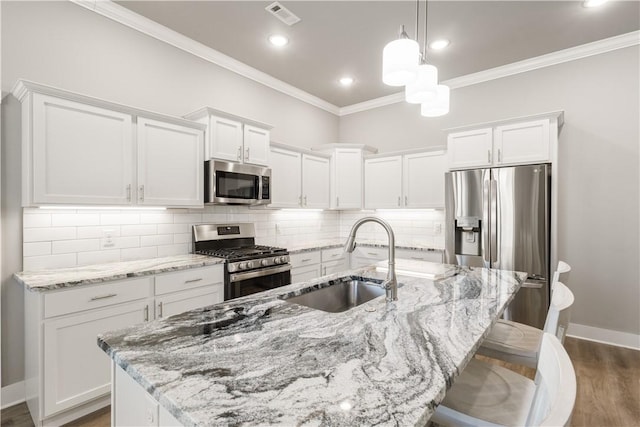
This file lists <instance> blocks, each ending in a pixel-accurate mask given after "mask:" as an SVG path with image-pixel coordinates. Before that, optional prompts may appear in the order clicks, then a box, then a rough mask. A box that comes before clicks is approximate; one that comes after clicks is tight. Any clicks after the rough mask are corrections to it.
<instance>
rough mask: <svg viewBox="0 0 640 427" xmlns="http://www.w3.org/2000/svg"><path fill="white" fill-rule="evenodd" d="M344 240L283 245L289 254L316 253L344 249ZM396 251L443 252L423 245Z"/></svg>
mask: <svg viewBox="0 0 640 427" xmlns="http://www.w3.org/2000/svg"><path fill="white" fill-rule="evenodd" d="M345 241H346V238H344V239H324V240H318V241H312V242H296V243H289V244H286V245H283V246H285V247H286V248H287V250H288V251H289V253H290V254H298V253H303V252H311V251H317V250H321V249H332V248H341V247H344V243H345ZM358 246H360V247H365V248H366V247H369V248H388V247H389V245H388V243H385V242H380V241H375V240H364V239H358ZM395 248H396V249H409V250H413V251H423V252H444V249H438V248H432V247H428V246H424V245H418V244H411V245H403V244H396V246H395Z"/></svg>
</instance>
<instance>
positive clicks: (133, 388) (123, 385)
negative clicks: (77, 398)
mask: <svg viewBox="0 0 640 427" xmlns="http://www.w3.org/2000/svg"><path fill="white" fill-rule="evenodd" d="M112 364H113V370H114V372H115V375H114V379H113V381H114V383H115V384H114V385H115V390H116V393H115V396H114V398H113V399H112V401H113V406H114V408H113V409H114V410H113V411H112V414H114V415H115V417H114V418H115V419H114V420H112V423H111V425H113V426H140V427H142V426H145V427H147V426H158V425H161V424H159V409H160V405H159V404H158V402H156V400H155V399H154V398H153V397H152V396H151V395H150V394H149V393H147V392H146V391H145V389H143V388H142V386H141V385H140V384H138V383H137V382H136V381H135V380H134V379H133V378H131V377H130V376H129V374H127V373H126V372H125V371H124V370H123V369H122V368H121V367H120V366H118V365H116V364H115V363H114V362H112Z"/></svg>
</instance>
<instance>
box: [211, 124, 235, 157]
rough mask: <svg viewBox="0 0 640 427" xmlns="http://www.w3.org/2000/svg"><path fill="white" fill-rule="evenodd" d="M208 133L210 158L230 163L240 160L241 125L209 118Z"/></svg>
mask: <svg viewBox="0 0 640 427" xmlns="http://www.w3.org/2000/svg"><path fill="white" fill-rule="evenodd" d="M208 132H209V153H210V155H211V158H213V159H221V160H229V161H232V162H239V161H241V160H242V123H240V122H238V121H235V120H229V119H224V118H222V117H215V116H211V118H210V124H209V130H208Z"/></svg>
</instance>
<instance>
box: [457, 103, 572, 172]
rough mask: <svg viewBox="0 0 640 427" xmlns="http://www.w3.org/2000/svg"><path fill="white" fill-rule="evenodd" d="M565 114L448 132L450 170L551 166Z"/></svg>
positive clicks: (533, 117)
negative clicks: (530, 165) (531, 165)
mask: <svg viewBox="0 0 640 427" xmlns="http://www.w3.org/2000/svg"><path fill="white" fill-rule="evenodd" d="M563 121H564V114H563V113H562V112H552V113H545V114H538V115H535V116H529V117H521V118H517V119H510V120H503V121H499V122H492V123H486V124H483V125H477V126H466V127H464V128H457V129H451V130H449V134H448V137H447V149H448V153H449V169H451V170H456V169H469V168H481V167H492V166H511V165H518V164H527V163H529V164H530V163H549V162H554V161H555V159H554V156H555V154H554V153H556V150H557V144H558V132H559V130H560V128H561V127H562V124H563Z"/></svg>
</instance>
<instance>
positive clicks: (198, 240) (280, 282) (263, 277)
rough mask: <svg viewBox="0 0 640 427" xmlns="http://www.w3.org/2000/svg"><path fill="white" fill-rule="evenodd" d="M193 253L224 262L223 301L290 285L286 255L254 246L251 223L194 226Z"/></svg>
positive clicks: (276, 250) (277, 250) (284, 251)
mask: <svg viewBox="0 0 640 427" xmlns="http://www.w3.org/2000/svg"><path fill="white" fill-rule="evenodd" d="M193 252H194V253H197V254H201V255H209V256H215V257H218V258H223V259H225V260H226V262H225V267H226V268H225V273H224V299H225V301H226V300H230V299H234V298H239V297H242V296H245V295H250V294H254V293H256V292H261V291H266V290H268V289H273V288H277V287H280V286H285V285H288V284H289V283H291V264H289V252H287V250H286V249H283V248H277V247H273V246H261V245H256V244H255V227H254V225H253V224H251V223H239V224H200V225H194V226H193Z"/></svg>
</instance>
